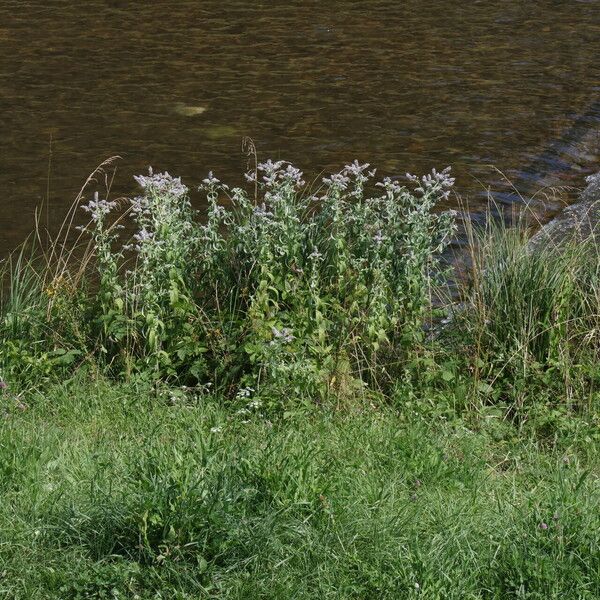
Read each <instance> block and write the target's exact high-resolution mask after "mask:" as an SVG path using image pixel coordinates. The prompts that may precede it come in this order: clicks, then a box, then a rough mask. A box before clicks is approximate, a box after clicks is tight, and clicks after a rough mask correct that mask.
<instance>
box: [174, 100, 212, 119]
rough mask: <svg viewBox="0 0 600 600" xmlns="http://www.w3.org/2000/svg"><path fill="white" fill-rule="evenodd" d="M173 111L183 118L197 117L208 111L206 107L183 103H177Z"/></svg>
mask: <svg viewBox="0 0 600 600" xmlns="http://www.w3.org/2000/svg"><path fill="white" fill-rule="evenodd" d="M173 110H174V111H175V113H177V114H178V115H181V116H182V117H196V116H198V115H201V114H202V113H204V112H206V110H207V109H206V106H190V105H187V104H183V102H177V104H175V105H174V106H173Z"/></svg>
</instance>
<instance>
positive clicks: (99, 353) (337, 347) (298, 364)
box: [53, 160, 454, 410]
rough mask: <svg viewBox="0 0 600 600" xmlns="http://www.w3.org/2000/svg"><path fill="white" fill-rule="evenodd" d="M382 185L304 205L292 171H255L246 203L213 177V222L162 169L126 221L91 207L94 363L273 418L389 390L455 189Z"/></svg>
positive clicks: (438, 179)
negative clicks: (444, 207)
mask: <svg viewBox="0 0 600 600" xmlns="http://www.w3.org/2000/svg"><path fill="white" fill-rule="evenodd" d="M375 175H376V172H375V170H374V169H371V168H370V165H368V164H361V163H359V162H358V161H354V162H353V163H351V164H348V165H346V166H345V167H344V168H343V169H342V170H341V171H339V172H337V173H333V174H332V175H330V176H328V177H325V178H324V179H323V180H322V183H321V185H320V187H318V189H316V190H312V192H311V193H310V194H308V193H306V192H305V191H304V188H305V185H306V184H305V181H304V177H303V174H302V172H301V171H300V170H299V169H298V168H296V167H295V166H293V165H291V164H290V163H288V162H286V161H282V160H278V161H271V160H268V161H266V162H264V163H260V164H258V165H257V166H256V169H255V170H254V171H252V172H249V173H247V174H246V179H247V180H248V182H249V183H251V184H252V192H251V193H249V192H247V191H246V190H244V189H242V188H229V187H228V186H227V185H225V184H224V183H221V182H220V181H219V180H218V179H217V177H215V176H214V174H213V173H209V174H208V176H207V177H206V178H205V179H204V180H203V182H202V184H201V185H200V191H202V192H203V193H204V194H205V195H206V197H207V213H206V218H205V219H203V220H200V219H198V218H197V217H196V214H195V212H194V210H193V209H192V206H191V203H190V199H189V190H188V188H187V187H186V186H185V185H184V184H183V183H182V181H181V179H179V178H176V177H173V176H171V175H169V173H166V172H165V173H154V172H153V171H152V169H150V171H149V173H148V174H147V175H140V176H138V177H136V178H135V180H136V182H137V184H138V185H139V187H140V193H139V194H138V195H137V196H135V197H134V198H132V199H131V200H129V206H128V208H127V212H126V213H125V215H122V214H121V215H118V214H117V209H118V208H119V207H120V205H119V204H117V202H114V201H109V200H105V199H101V198H100V197H99V196H98V195H97V194H96V195H95V196H94V197H93V199H92V200H91V201H89V202H88V203H87V204H85V205H84V206H83V207H82V208H83V210H84V211H85V212H86V213H87V214H88V215H89V216H90V220H89V223H88V224H87V225H86V226H85V227H84V228H83V231H84V232H85V233H87V234H88V235H89V236H90V238H91V245H92V250H93V252H92V254H91V256H93V257H94V261H91V263H90V264H94V265H95V267H96V269H97V275H96V276H95V277H93V278H91V279H90V281H91V283H90V289H94V292H95V293H94V294H89V299H88V300H87V301H86V302H85V303H84V305H83V308H82V314H84V315H85V327H82V328H81V330H82V331H85V332H87V333H86V335H87V336H88V340H89V343H88V347H87V348H83V352H84V353H85V354H86V356H92V357H98V358H102V360H103V361H106V363H107V364H109V365H110V367H111V369H112V371H113V372H114V370H115V369H117V372H118V373H122V374H125V375H128V374H131V373H134V372H138V373H145V374H150V375H151V377H152V378H158V379H172V378H176V379H177V380H179V381H180V383H181V384H183V385H198V384H200V385H204V384H206V383H209V382H210V383H212V384H213V385H214V386H215V388H216V389H219V390H221V391H222V392H224V393H226V394H228V395H229V397H231V398H232V399H234V400H236V401H237V402H238V403H240V404H242V405H243V406H242V407H241V408H243V409H244V410H246V409H247V408H248V407H247V406H246V404H247V403H248V401H249V400H248V398H247V397H246V396H244V393H246V392H244V390H246V391H247V390H252V398H251V401H252V403H253V404H252V407H255V406H260V407H261V410H262V409H264V410H266V409H268V408H269V407H270V405H271V404H272V403H275V404H276V405H277V406H278V407H280V408H285V405H286V404H287V403H289V402H295V401H297V400H299V399H312V400H315V399H316V400H319V401H321V400H323V399H324V398H325V397H327V396H328V395H331V394H334V395H338V396H339V395H340V394H345V393H350V392H353V391H356V390H364V389H365V388H368V387H372V386H376V387H377V389H381V386H382V385H385V383H386V382H387V381H389V380H390V378H391V377H392V376H393V375H394V373H396V372H397V371H398V368H402V365H403V363H404V362H405V361H406V359H407V357H408V356H409V355H410V353H411V352H412V351H413V349H414V348H415V347H416V345H418V343H419V341H420V340H421V336H422V332H423V324H424V318H425V311H426V308H427V306H428V303H429V293H430V286H431V283H432V278H433V277H434V275H435V273H436V271H437V259H438V257H439V255H440V253H441V252H442V251H443V250H444V248H445V247H446V245H447V244H448V243H449V241H450V239H451V237H452V235H453V232H454V218H453V215H452V214H450V213H444V212H440V211H439V210H437V208H436V207H437V205H438V203H439V202H440V201H441V200H444V199H445V198H446V197H447V196H448V194H449V192H450V190H451V188H452V185H453V181H454V180H453V179H452V178H451V176H450V172H449V169H446V170H444V171H442V172H436V171H433V172H432V173H431V174H430V175H427V176H425V177H423V178H421V179H418V178H416V177H414V176H412V175H409V176H407V181H406V185H402V184H401V183H400V182H398V181H396V180H392V179H389V178H385V179H383V180H381V181H378V182H377V181H376V180H375ZM367 190H370V192H371V193H370V194H369V193H367ZM125 218H127V219H128V220H129V223H130V224H131V226H132V227H133V229H134V231H133V233H132V235H131V237H130V239H129V240H127V241H126V243H124V244H123V239H122V237H123V234H122V232H121V231H120V229H121V228H122V226H121V224H120V223H121V222H124V219H125ZM86 264H88V263H86ZM96 288H97V289H96ZM82 335H83V334H82ZM53 344H54V346H55V347H56V346H58V345H59V342H58V341H56V340H55V341H54V342H53ZM82 344H83V342H82ZM242 392H243V393H242Z"/></svg>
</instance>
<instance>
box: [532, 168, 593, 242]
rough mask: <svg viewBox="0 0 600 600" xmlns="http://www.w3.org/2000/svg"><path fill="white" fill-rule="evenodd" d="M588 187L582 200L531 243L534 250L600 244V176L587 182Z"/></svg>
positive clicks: (556, 219)
mask: <svg viewBox="0 0 600 600" xmlns="http://www.w3.org/2000/svg"><path fill="white" fill-rule="evenodd" d="M586 182H587V184H588V185H587V187H586V188H585V190H584V191H583V192H582V194H581V196H580V199H579V200H578V201H577V202H575V204H571V205H570V206H567V207H566V208H565V209H564V210H563V211H562V212H561V213H559V214H558V216H556V217H555V218H554V219H552V221H550V222H549V223H548V224H546V225H544V227H542V228H541V229H540V230H539V231H538V232H537V233H536V234H535V235H534V236H533V237H532V238H531V240H530V241H529V247H530V248H531V249H532V250H536V249H541V248H543V247H546V246H548V244H552V245H555V246H560V245H561V244H563V243H564V242H567V241H584V240H589V239H590V237H594V238H595V239H596V241H597V242H598V243H600V172H598V173H596V174H595V175H590V176H589V177H587V178H586Z"/></svg>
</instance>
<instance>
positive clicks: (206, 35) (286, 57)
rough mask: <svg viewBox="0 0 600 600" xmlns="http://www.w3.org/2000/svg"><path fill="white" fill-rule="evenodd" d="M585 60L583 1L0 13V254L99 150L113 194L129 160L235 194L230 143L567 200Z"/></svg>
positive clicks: (91, 0) (590, 89)
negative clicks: (116, 163) (113, 167)
mask: <svg viewBox="0 0 600 600" xmlns="http://www.w3.org/2000/svg"><path fill="white" fill-rule="evenodd" d="M599 56H600V1H598V0H579V1H577V0H539V1H537V2H527V1H521V0H510V1H509V0H506V1H504V2H491V1H490V0H480V1H477V0H472V1H469V2H465V1H464V0H460V1H458V0H432V1H429V2H428V1H423V0H369V1H368V2H365V1H361V2H359V1H354V0H327V1H326V2H323V1H319V2H317V1H316V0H303V1H297V2H294V1H292V2H281V1H278V0H273V1H270V2H260V1H257V2H245V1H241V0H220V1H216V0H195V1H191V0H187V1H180V2H173V1H169V0H156V1H154V2H135V1H134V2H131V1H125V0H86V2H81V3H74V2H67V1H65V0H44V1H43V2H42V1H41V0H40V1H27V0H24V1H23V0H3V1H2V2H1V3H0V132H1V134H2V135H1V144H2V145H1V149H0V194H1V201H2V213H1V215H2V216H1V219H2V228H1V230H0V254H5V253H6V252H7V251H8V250H10V249H11V248H14V247H15V245H16V244H17V243H18V242H19V241H21V240H22V239H23V237H24V235H25V234H26V233H27V232H28V231H29V230H30V228H31V226H32V222H33V213H34V209H35V207H36V206H37V205H39V204H40V203H41V202H42V200H43V199H44V198H45V197H46V195H47V180H48V173H49V174H50V177H49V182H50V186H49V190H50V207H51V219H52V220H54V221H56V222H58V221H60V220H61V219H62V216H63V214H64V212H65V210H66V207H67V206H68V205H69V204H70V202H71V200H72V199H73V197H74V196H75V194H76V192H77V191H78V189H79V187H80V185H81V183H82V182H83V180H84V179H85V177H86V175H87V174H88V173H89V172H90V171H91V170H92V169H93V168H94V167H95V166H96V165H97V164H98V163H99V162H100V161H101V160H103V159H104V158H107V157H108V156H111V155H115V154H118V155H120V156H121V157H123V158H122V161H121V162H120V167H119V172H118V174H117V179H116V184H115V189H116V191H117V192H119V193H128V192H129V191H131V189H132V183H131V175H132V174H134V173H136V172H139V171H140V170H142V169H145V167H146V165H148V164H152V165H153V166H154V167H155V169H167V170H169V171H170V172H173V173H176V174H181V175H183V176H184V179H185V181H186V182H187V183H188V184H190V185H195V184H197V183H198V182H199V181H200V180H201V179H202V177H203V176H204V175H205V173H206V172H207V171H208V170H209V169H213V170H214V171H215V172H216V174H217V175H219V176H220V177H221V178H222V179H226V180H228V181H233V182H234V183H237V182H240V181H241V177H240V174H241V172H242V170H243V168H244V167H245V164H246V158H245V157H244V155H243V154H242V152H241V139H242V138H243V136H251V137H252V138H253V139H254V141H255V143H256V145H257V147H258V151H259V158H267V157H273V158H286V159H289V160H291V161H293V162H294V163H296V164H298V165H299V166H301V167H302V168H303V169H304V170H305V173H307V174H308V175H311V176H316V175H318V174H319V172H320V171H321V170H325V171H328V172H329V171H331V170H333V169H337V168H338V167H339V166H341V165H343V164H344V163H345V162H347V161H350V160H352V159H354V158H355V157H356V158H359V159H361V160H365V161H369V162H371V163H372V164H374V165H376V166H377V167H379V169H380V172H382V173H385V174H389V175H397V174H401V173H404V172H405V171H407V170H411V171H416V172H420V171H426V170H429V169H430V168H431V167H433V166H436V167H444V166H446V165H448V164H450V165H452V166H453V168H454V171H455V174H456V175H457V177H458V189H459V190H460V192H461V193H462V194H463V195H466V196H469V197H473V198H475V197H477V196H478V195H480V193H481V190H482V189H483V187H485V186H486V185H496V184H495V182H497V180H498V176H497V174H495V173H494V171H493V170H492V169H491V167H490V165H495V166H496V167H498V168H499V169H502V170H504V171H506V173H507V174H509V175H510V176H511V177H512V178H513V179H514V180H515V183H516V184H517V185H518V186H521V187H523V189H524V190H525V191H526V192H528V191H529V190H530V189H533V187H534V186H535V185H538V184H539V183H540V182H541V183H544V184H547V183H550V184H554V183H573V184H575V185H581V184H582V182H583V174H585V173H587V172H590V171H592V170H594V168H598V166H599V165H598V154H599V153H600V137H599V136H600V133H599V132H600V60H598V57H599ZM50 140H52V156H51V161H50V170H49V169H48V165H49V148H50ZM507 201H511V200H510V199H508V200H507ZM477 202H478V201H473V203H474V206H478V204H477Z"/></svg>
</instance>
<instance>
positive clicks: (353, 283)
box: [0, 161, 600, 600]
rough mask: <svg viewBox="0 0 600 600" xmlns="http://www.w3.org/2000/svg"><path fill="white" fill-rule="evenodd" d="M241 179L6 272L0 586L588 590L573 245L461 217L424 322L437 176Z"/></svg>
mask: <svg viewBox="0 0 600 600" xmlns="http://www.w3.org/2000/svg"><path fill="white" fill-rule="evenodd" d="M247 177H248V179H249V180H250V190H249V191H248V192H246V191H243V190H237V189H234V190H231V189H229V188H228V187H227V186H226V185H225V184H223V183H221V182H220V181H218V179H216V177H214V176H213V175H212V174H209V176H208V177H207V178H206V179H205V180H204V182H203V183H202V186H201V189H202V190H203V191H204V192H205V193H206V194H207V198H208V204H209V212H208V216H207V218H206V219H205V220H200V219H198V218H197V215H195V213H194V212H193V210H192V208H191V205H190V203H189V198H188V190H187V188H186V186H185V185H184V183H183V182H182V181H181V180H179V179H177V178H174V177H172V176H170V175H169V174H168V173H160V174H155V173H153V172H150V173H149V174H148V175H145V176H140V177H138V178H137V181H138V183H139V185H140V195H139V196H137V197H136V198H134V199H132V200H130V201H129V202H128V205H127V206H123V205H121V204H119V203H118V202H113V201H112V200H109V199H102V198H101V197H99V196H97V195H96V196H93V197H92V199H91V200H87V201H86V202H84V203H83V207H82V208H83V211H84V212H85V214H88V215H89V216H90V220H89V223H88V224H87V225H86V226H85V227H84V228H83V229H82V230H81V231H79V232H78V233H77V235H79V236H80V237H79V238H78V239H77V241H76V242H75V244H74V245H73V244H72V242H69V243H70V245H69V246H66V245H64V244H62V243H58V242H56V243H54V244H53V245H52V244H51V245H49V248H50V250H49V251H48V250H45V252H44V253H41V254H37V255H33V258H31V259H29V258H27V256H28V255H27V254H25V253H22V254H21V255H20V257H19V258H17V259H15V260H14V261H13V263H12V264H11V265H10V269H8V270H7V271H6V273H5V276H6V278H7V279H6V284H7V290H8V291H7V294H6V295H5V296H4V297H3V299H2V313H1V314H2V319H1V320H0V342H1V343H0V369H1V373H0V374H1V385H0V486H1V487H0V536H1V537H0V597H5V598H7V599H8V598H10V599H23V600H25V599H27V600H29V599H30V598H40V599H41V598H44V599H45V598H56V599H59V598H60V599H61V600H62V599H68V598H73V599H79V598H132V599H133V598H143V599H146V598H148V599H150V598H153V599H158V598H173V599H176V598H177V599H187V598H189V599H191V598H202V597H206V598H210V597H219V598H274V597H275V598H282V599H283V598H290V597H293V598H321V597H334V598H335V597H337V598H344V599H345V598H357V599H362V598H386V597H389V598H399V597H400V598H402V597H406V598H412V597H414V598H417V597H424V598H444V599H446V598H456V599H459V598H460V599H463V598H507V597H508V598H510V597H515V598H531V599H533V598H544V599H546V598H561V599H566V598H573V599H575V598H577V599H580V598H590V599H591V598H596V597H598V595H600V588H599V587H598V585H599V583H598V582H599V581H600V578H599V577H598V575H599V573H600V563H599V562H598V560H599V557H600V527H599V525H600V511H599V510H598V506H600V502H599V500H600V498H599V490H600V487H599V485H598V483H599V476H600V435H599V433H598V432H599V430H600V411H599V400H600V397H599V389H600V388H599V384H600V370H599V366H598V365H599V364H600V363H599V360H598V358H599V351H600V343H599V332H600V316H599V315H598V306H599V305H600V302H599V299H600V288H599V282H600V261H599V260H598V256H600V253H599V249H598V246H597V243H596V240H595V238H593V237H590V238H589V239H587V240H577V241H576V243H575V242H574V241H573V240H571V241H569V240H566V241H565V243H564V244H563V245H562V246H561V247H560V249H559V250H557V249H556V248H555V247H554V246H553V245H552V244H546V245H545V246H542V247H541V248H539V249H538V250H536V251H535V252H532V251H531V246H530V242H529V233H528V229H527V227H526V226H522V227H512V228H507V227H505V226H503V225H502V224H494V223H492V222H490V223H489V224H488V226H486V227H485V228H483V229H476V228H474V227H471V228H469V229H468V239H469V252H470V268H469V272H468V273H467V276H466V278H465V283H464V285H463V286H461V287H460V289H459V291H458V293H459V294H460V299H461V309H460V311H457V313H456V314H455V315H454V318H453V319H452V320H451V321H450V322H449V323H448V324H447V327H445V328H443V329H442V330H441V332H440V335H437V336H430V335H426V333H425V332H426V331H427V330H428V329H429V330H431V326H432V324H435V323H439V322H440V320H448V316H449V313H451V311H452V305H451V304H448V305H447V306H446V305H444V304H443V302H441V301H440V299H443V298H444V294H445V293H446V292H447V291H448V290H447V288H446V287H445V286H446V282H447V281H448V279H447V275H448V273H446V272H445V270H444V268H443V265H442V262H441V256H442V253H443V252H444V250H445V249H446V248H447V246H448V244H449V243H450V241H451V240H452V237H453V235H454V232H455V228H456V218H457V215H456V214H454V213H448V212H445V213H444V212H440V211H439V210H437V208H436V207H437V206H438V205H439V204H440V203H441V202H442V201H443V200H445V199H446V198H447V196H448V194H449V193H450V191H451V189H452V185H453V179H452V177H451V176H450V171H449V170H444V171H442V172H436V171H434V172H432V173H431V174H429V175H427V176H425V177H422V178H416V177H413V176H409V177H408V179H407V184H406V185H401V184H400V183H399V182H397V181H392V180H390V179H383V180H381V181H377V180H376V179H375V178H374V177H375V174H374V172H373V171H371V169H370V166H369V165H360V164H359V163H358V162H354V163H352V164H349V165H346V166H345V167H344V168H343V169H342V170H341V171H340V172H339V173H336V174H333V175H331V176H330V177H327V178H325V179H324V181H323V185H322V186H321V187H320V188H319V189H318V190H316V192H315V193H314V194H312V195H310V196H307V195H306V194H305V193H304V182H303V179H302V174H301V173H300V172H299V171H298V170H297V169H295V168H294V167H293V166H292V165H289V164H288V163H285V162H282V161H279V162H275V163H273V162H271V161H268V162H267V163H263V164H259V165H257V166H256V168H255V170H253V171H251V172H250V173H248V174H247ZM79 210H80V207H79V206H75V207H74V211H79ZM69 218H70V217H69ZM125 219H129V223H128V226H129V227H130V228H133V229H134V234H133V237H132V238H131V239H129V240H125V241H124V240H123V239H122V238H121V237H120V236H121V234H120V230H119V226H120V225H121V224H122V223H123V222H124V220H125ZM69 222H70V221H69V219H67V223H69ZM65 239H72V238H71V237H69V235H66V236H65ZM42 248H45V246H43V245H42ZM82 249H83V250H82ZM133 259H135V260H133ZM432 297H435V298H436V303H433V302H432V301H431V298H432Z"/></svg>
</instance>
